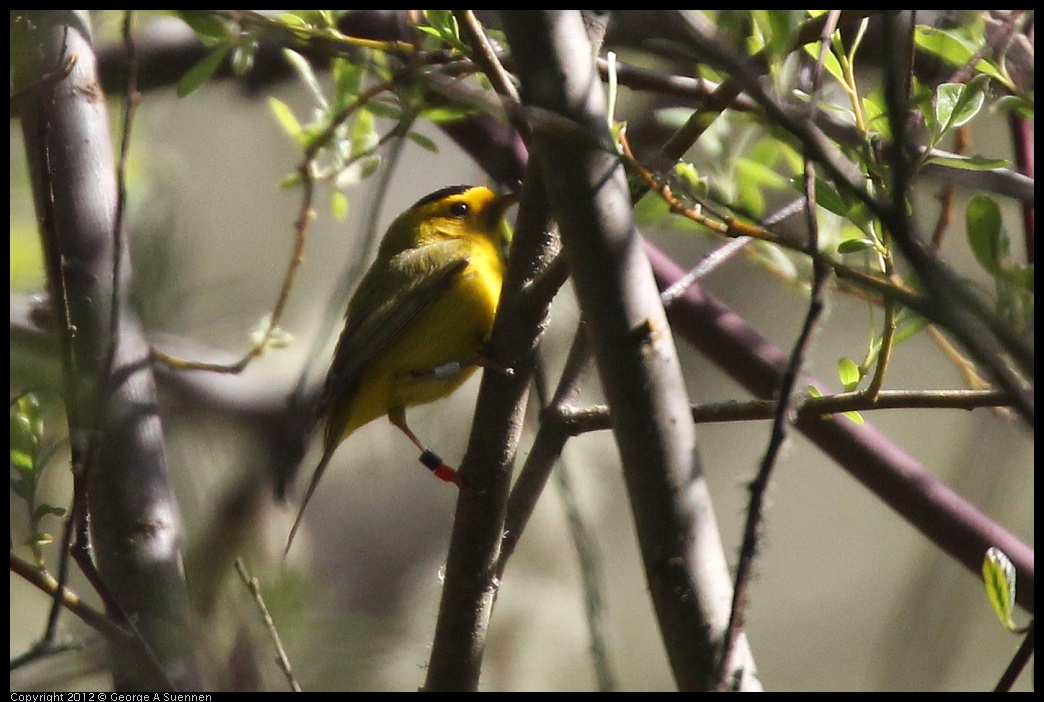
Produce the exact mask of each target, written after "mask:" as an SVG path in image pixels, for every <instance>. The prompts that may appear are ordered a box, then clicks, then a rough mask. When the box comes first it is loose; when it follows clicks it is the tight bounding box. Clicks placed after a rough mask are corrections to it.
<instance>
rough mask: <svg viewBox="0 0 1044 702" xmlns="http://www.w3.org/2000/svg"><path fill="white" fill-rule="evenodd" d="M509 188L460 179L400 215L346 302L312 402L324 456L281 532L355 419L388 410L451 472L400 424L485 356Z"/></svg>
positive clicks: (439, 466) (446, 476)
mask: <svg viewBox="0 0 1044 702" xmlns="http://www.w3.org/2000/svg"><path fill="white" fill-rule="evenodd" d="M516 201H517V197H516V196H514V195H510V194H509V195H504V196H497V195H496V194H495V193H494V192H493V191H492V190H490V189H489V188H486V187H483V186H469V185H457V186H452V187H448V188H443V189H441V190H438V191H436V192H434V193H431V194H430V195H428V196H427V197H424V198H422V199H421V200H419V201H418V202H417V203H416V204H414V205H413V206H412V207H410V208H409V209H408V210H406V211H405V212H403V213H402V214H401V215H399V216H398V217H397V218H396V219H395V221H394V222H392V224H391V226H390V227H388V231H387V232H386V233H385V235H384V238H383V239H382V240H381V244H380V247H379V249H378V251H377V258H376V259H375V260H374V262H373V264H372V265H371V266H370V268H369V270H367V271H366V274H365V275H364V276H363V278H362V281H361V282H360V283H359V286H358V288H357V289H356V291H355V293H354V294H353V295H352V299H351V301H350V302H349V303H348V311H347V313H346V315H345V323H344V330H343V331H342V332H341V338H340V339H339V340H338V342H337V349H336V351H335V352H334V358H333V363H332V365H331V366H330V371H329V373H328V374H327V376H326V385H325V387H324V389H323V394H322V396H321V399H320V402H319V416H324V415H325V416H326V430H325V434H324V438H323V454H322V458H320V459H319V465H318V466H317V467H316V469H315V473H314V475H313V476H312V480H311V482H310V483H309V485H308V491H307V492H306V493H305V496H304V500H303V501H302V503H301V508H300V511H299V512H298V513H297V518H296V520H295V521H294V526H293V528H292V529H291V530H290V536H289V538H288V539H287V549H289V548H290V544H291V543H292V542H293V538H294V535H295V534H296V533H297V529H298V527H299V526H300V524H301V517H302V516H303V515H304V510H305V507H306V506H307V505H308V501H309V500H310V499H311V497H312V493H313V492H314V491H315V487H316V485H317V484H318V483H319V479H320V478H321V477H322V475H323V472H324V471H325V470H326V466H327V465H328V464H329V462H330V459H331V458H332V457H333V454H334V451H336V449H337V447H338V446H339V445H340V444H341V442H342V441H344V440H345V439H346V438H348V436H349V435H350V434H351V433H352V432H354V431H355V430H356V429H358V428H359V427H361V426H363V425H365V424H368V423H369V422H371V421H373V420H374V419H377V418H378V417H383V416H384V415H387V416H388V419H389V420H391V423H392V424H394V425H395V426H397V427H398V428H399V429H401V430H402V431H403V433H405V434H406V436H408V437H409V438H410V441H412V442H413V443H414V444H415V445H416V446H417V448H419V449H420V450H421V452H422V454H421V462H422V463H424V465H425V466H427V467H428V468H429V469H430V470H431V471H432V472H433V473H435V475H436V476H438V477H440V478H442V479H443V480H446V481H449V482H457V477H456V471H454V470H453V469H452V468H450V467H449V466H447V465H445V464H444V463H443V462H442V460H441V459H440V458H439V457H438V456H437V455H436V454H435V453H433V452H432V451H430V450H428V449H427V448H426V447H425V446H424V444H423V443H421V441H420V439H418V438H417V436H416V434H414V433H413V432H412V431H411V430H410V428H409V426H407V424H406V408H407V407H412V406H414V405H421V404H425V403H427V402H432V401H434V400H437V399H439V398H442V397H446V396H447V395H449V394H450V393H452V392H453V391H454V390H456V389H457V388H458V387H460V385H461V384H462V383H463V382H464V381H465V380H467V379H468V378H469V377H470V376H471V374H472V373H473V372H474V371H475V369H476V368H477V367H478V365H480V364H481V363H482V360H483V354H484V353H485V349H486V344H487V343H488V342H489V336H490V332H491V331H492V329H493V317H494V315H495V314H496V310H497V304H498V302H499V301H500V288H501V285H502V283H503V280H504V267H505V263H504V262H505V256H506V252H507V247H508V245H509V243H510V240H511V230H510V228H509V227H508V226H507V223H506V222H505V221H504V213H505V212H506V210H507V208H508V207H510V206H511V205H512V204H514V203H515V202H516Z"/></svg>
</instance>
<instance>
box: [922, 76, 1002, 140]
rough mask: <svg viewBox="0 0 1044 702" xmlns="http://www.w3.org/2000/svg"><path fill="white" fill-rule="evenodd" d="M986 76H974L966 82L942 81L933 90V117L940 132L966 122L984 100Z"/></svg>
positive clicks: (977, 111) (976, 112)
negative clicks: (937, 123)
mask: <svg viewBox="0 0 1044 702" xmlns="http://www.w3.org/2000/svg"><path fill="white" fill-rule="evenodd" d="M987 80H989V79H988V78H986V76H982V75H980V76H976V77H975V78H974V79H972V80H971V81H969V82H968V83H967V84H964V83H943V84H942V85H940V86H939V88H938V89H937V90H936V91H935V118H936V119H937V120H938V122H939V129H940V130H941V131H942V132H945V131H948V130H950V129H956V128H957V127H960V126H962V125H965V124H967V123H968V122H969V121H970V120H971V119H972V118H973V117H974V116H975V115H977V114H978V113H979V110H981V109H982V105H983V103H984V102H985V101H986V94H985V81H987Z"/></svg>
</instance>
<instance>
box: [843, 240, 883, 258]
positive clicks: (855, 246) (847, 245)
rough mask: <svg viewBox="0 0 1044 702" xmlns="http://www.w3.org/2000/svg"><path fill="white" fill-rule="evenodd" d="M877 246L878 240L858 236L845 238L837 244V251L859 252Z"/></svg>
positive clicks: (845, 252) (844, 252)
mask: <svg viewBox="0 0 1044 702" xmlns="http://www.w3.org/2000/svg"><path fill="white" fill-rule="evenodd" d="M874 248H877V242H875V241H874V240H873V239H866V238H863V237H858V238H855V239H845V240H844V241H842V242H841V243H840V244H838V245H837V252H838V253H839V254H851V253H859V252H860V251H866V250H867V249H874Z"/></svg>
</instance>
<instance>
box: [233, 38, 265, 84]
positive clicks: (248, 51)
mask: <svg viewBox="0 0 1044 702" xmlns="http://www.w3.org/2000/svg"><path fill="white" fill-rule="evenodd" d="M258 46H259V44H258V41H257V40H256V39H253V38H247V39H244V40H243V41H241V42H239V43H238V44H236V48H235V50H233V51H232V72H233V73H234V74H235V75H236V76H238V77H240V78H242V77H243V76H245V75H246V74H247V73H249V72H250V69H251V68H253V67H254V57H255V56H256V55H257V49H258Z"/></svg>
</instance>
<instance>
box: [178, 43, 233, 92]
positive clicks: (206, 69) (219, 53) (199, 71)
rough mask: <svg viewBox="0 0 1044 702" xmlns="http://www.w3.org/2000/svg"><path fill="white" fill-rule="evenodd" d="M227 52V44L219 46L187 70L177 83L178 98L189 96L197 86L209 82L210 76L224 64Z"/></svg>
mask: <svg viewBox="0 0 1044 702" xmlns="http://www.w3.org/2000/svg"><path fill="white" fill-rule="evenodd" d="M228 51H229V47H228V45H227V44H226V45H222V46H219V47H217V48H216V49H214V50H213V51H211V52H210V53H209V54H207V55H206V56H205V57H204V58H203V60H201V61H200V62H199V63H197V64H196V65H195V66H193V67H192V68H190V69H188V70H187V71H186V72H185V75H183V76H182V77H181V80H180V81H178V89H177V95H178V97H185V96H187V95H191V94H192V93H193V92H194V91H195V90H196V89H197V88H198V87H199V86H201V85H203V84H204V83H206V82H207V81H208V80H210V78H211V76H213V75H214V73H216V72H217V69H218V68H219V67H220V66H221V64H222V62H224V60H225V56H227V55H228Z"/></svg>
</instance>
